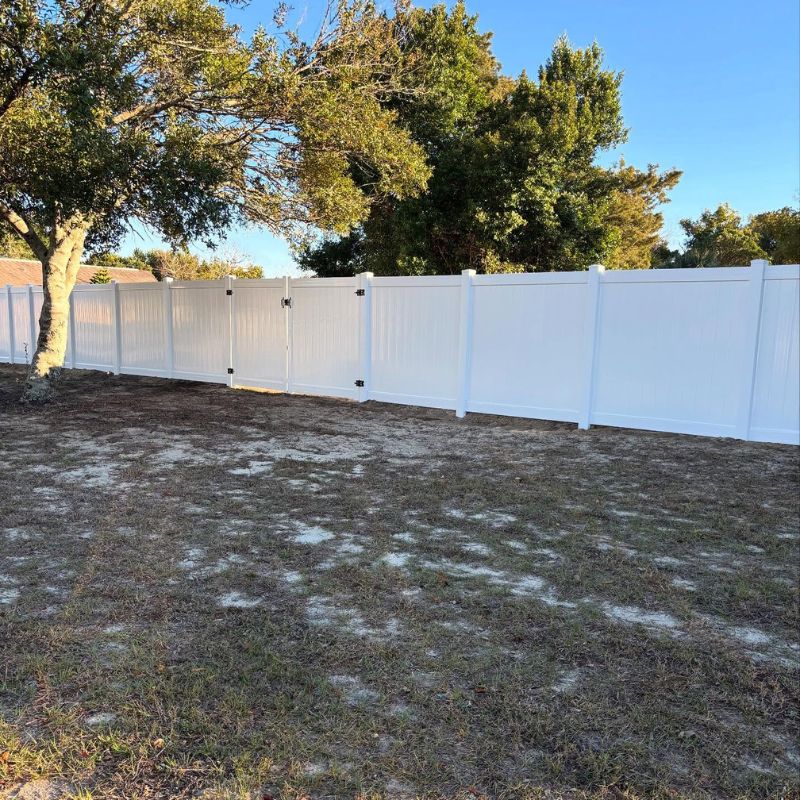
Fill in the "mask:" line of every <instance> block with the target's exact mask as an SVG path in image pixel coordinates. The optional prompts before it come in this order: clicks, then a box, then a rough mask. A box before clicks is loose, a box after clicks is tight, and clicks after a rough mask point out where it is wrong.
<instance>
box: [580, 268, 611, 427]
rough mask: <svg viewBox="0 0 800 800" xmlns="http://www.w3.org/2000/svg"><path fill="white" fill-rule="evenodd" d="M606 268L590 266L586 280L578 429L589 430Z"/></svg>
mask: <svg viewBox="0 0 800 800" xmlns="http://www.w3.org/2000/svg"><path fill="white" fill-rule="evenodd" d="M605 270H606V268H605V267H604V266H603V265H602V264H592V265H591V266H590V267H589V274H588V276H587V279H586V334H585V349H584V359H585V360H584V387H583V404H582V406H581V408H580V411H579V412H578V413H579V416H578V428H580V430H582V431H585V430H588V429H589V424H590V421H591V417H592V402H593V400H594V368H595V361H596V354H597V328H598V322H599V319H600V283H601V277H602V275H603V273H604V272H605Z"/></svg>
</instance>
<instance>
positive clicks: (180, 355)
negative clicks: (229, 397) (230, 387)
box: [171, 280, 230, 383]
mask: <svg viewBox="0 0 800 800" xmlns="http://www.w3.org/2000/svg"><path fill="white" fill-rule="evenodd" d="M226 289H227V282H226V281H224V280H222V281H181V282H177V281H176V282H175V283H173V284H172V290H171V293H172V341H173V376H174V377H176V378H185V379H187V380H193V381H208V382H210V383H227V382H228V367H229V366H230V301H229V299H228V296H227V295H226Z"/></svg>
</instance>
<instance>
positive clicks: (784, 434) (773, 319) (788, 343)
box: [749, 266, 800, 444]
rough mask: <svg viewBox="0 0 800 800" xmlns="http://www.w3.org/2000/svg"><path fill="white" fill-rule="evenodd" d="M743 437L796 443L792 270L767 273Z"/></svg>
mask: <svg viewBox="0 0 800 800" xmlns="http://www.w3.org/2000/svg"><path fill="white" fill-rule="evenodd" d="M749 438H750V439H754V440H756V441H762V442H784V443H786V444H800V275H798V268H797V267H792V266H789V267H769V268H768V269H767V275H766V278H765V281H764V296H763V300H762V310H761V327H760V331H759V337H758V358H757V362H756V374H755V384H754V388H753V404H752V413H751V419H750V431H749Z"/></svg>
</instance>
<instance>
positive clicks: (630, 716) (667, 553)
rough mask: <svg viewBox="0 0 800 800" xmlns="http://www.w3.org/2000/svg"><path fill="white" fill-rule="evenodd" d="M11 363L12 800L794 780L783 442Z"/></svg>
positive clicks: (7, 380)
mask: <svg viewBox="0 0 800 800" xmlns="http://www.w3.org/2000/svg"><path fill="white" fill-rule="evenodd" d="M22 375H23V373H22V370H20V369H18V368H10V367H0V397H2V398H3V400H2V402H3V403H5V405H4V407H2V408H0V442H2V448H3V453H2V455H3V457H2V459H0V520H1V521H0V652H1V653H2V669H1V670H0V754H2V755H1V756H0V797H2V798H3V800H5V798H6V797H10V796H17V795H13V794H9V793H13V792H17V793H18V796H19V797H25V796H28V795H24V794H19V792H21V791H34V789H36V790H37V791H39V789H41V791H42V792H44V791H50V788H49V787H61V788H59V791H62V789H63V791H62V795H63V794H64V792H66V791H67V790H66V789H64V788H63V787H65V786H69V787H71V788H70V790H69V791H70V792H71V793H73V794H74V796H77V797H83V798H86V799H87V800H88V798H89V797H94V798H125V799H126V800H127V798H134V797H135V798H139V797H142V798H144V797H148V798H190V797H203V798H205V799H206V800H217V799H218V798H252V800H257V799H258V798H261V797H263V796H265V795H271V796H273V797H285V798H287V800H288V799H289V798H292V800H295V799H296V798H298V797H302V796H307V797H313V798H321V797H331V796H336V797H356V796H358V797H361V798H381V797H416V796H423V797H426V798H431V799H433V798H445V797H446V798H455V797H457V798H464V799H466V798H475V797H481V796H483V797H487V798H489V797H491V798H494V797H497V798H503V799H504V800H510V799H511V798H524V800H534V799H535V800H545V798H547V799H548V800H549V798H553V799H555V798H559V797H564V798H570V799H572V798H576V799H577V798H587V797H603V798H606V797H607V798H612V797H613V798H619V797H623V796H625V797H630V798H638V797H692V798H712V797H713V798H717V797H739V796H740V797H764V798H766V797H773V796H781V795H783V796H792V794H793V793H796V792H797V791H798V790H799V789H800V786H798V781H797V767H798V764H800V754H799V753H798V749H797V745H796V742H797V736H798V718H799V716H800V708H799V707H800V703H799V701H798V689H797V687H798V680H799V679H800V673H799V672H798V657H799V656H800V642H798V635H797V622H798V605H797V597H798V553H797V545H798V541H799V539H798V531H799V530H800V521H799V520H800V508H799V507H798V497H800V491H798V490H799V487H800V481H798V449H797V448H792V447H784V446H777V445H760V444H754V443H743V442H735V441H730V440H721V439H703V438H699V437H688V436H676V435H667V434H656V433H642V432H632V431H626V430H620V429H603V428H594V429H592V430H590V431H588V432H587V431H578V430H576V429H575V428H574V426H570V425H561V424H557V423H539V422H533V421H524V420H516V419H509V418H497V417H489V416H480V415H471V416H470V417H468V418H467V419H465V420H457V419H455V418H454V416H453V415H452V414H450V413H447V412H442V411H436V410H430V409H427V410H426V409H417V408H406V407H401V406H387V405H380V404H373V403H367V404H364V405H360V406H359V405H356V404H352V403H346V402H337V401H332V400H323V399H313V398H307V397H285V396H282V395H275V394H262V393H258V394H256V393H248V392H231V391H230V390H228V389H226V388H224V387H218V386H212V385H203V384H191V383H182V382H166V381H160V380H154V379H147V378H130V377H121V378H113V377H111V376H106V375H102V374H98V373H69V374H68V375H67V377H66V378H65V382H64V385H63V391H62V393H61V395H60V396H59V399H58V400H57V401H56V403H55V404H54V405H52V406H50V407H48V408H45V409H43V410H41V411H35V412H34V411H30V410H23V409H21V408H19V407H18V406H17V405H16V404H15V403H14V402H13V396H14V393H15V392H17V391H18V390H19V387H20V385H21V379H22ZM21 787H26V788H24V789H23V788H21ZM31 787H33V788H31ZM37 787H39V788H37ZM3 792H5V793H6V794H5V795H3ZM81 792H83V794H80V793H81ZM89 793H91V794H89ZM30 796H31V797H33V796H36V795H30ZM41 796H42V797H44V796H46V795H41Z"/></svg>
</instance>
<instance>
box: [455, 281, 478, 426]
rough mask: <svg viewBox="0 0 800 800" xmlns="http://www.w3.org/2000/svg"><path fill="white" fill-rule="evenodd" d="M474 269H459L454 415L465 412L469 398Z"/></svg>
mask: <svg viewBox="0 0 800 800" xmlns="http://www.w3.org/2000/svg"><path fill="white" fill-rule="evenodd" d="M474 277H475V270H474V269H464V270H461V288H460V301H459V313H458V389H457V391H458V394H457V396H456V416H457V417H459V418H460V417H463V416H465V415H466V413H467V402H468V400H469V380H470V368H471V366H472V311H473V298H474V294H475V288H474V282H473V278H474Z"/></svg>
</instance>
